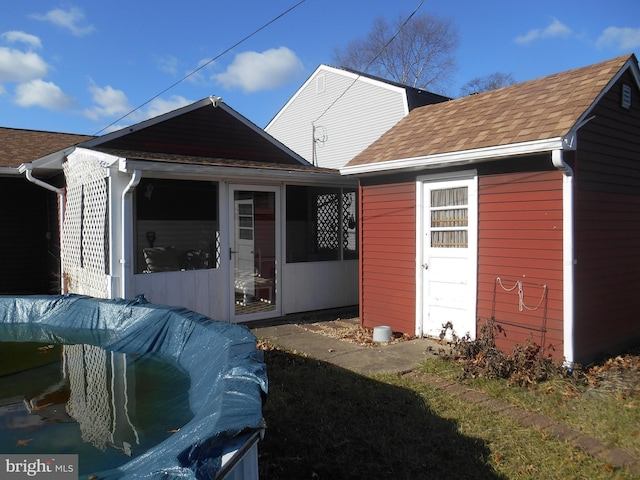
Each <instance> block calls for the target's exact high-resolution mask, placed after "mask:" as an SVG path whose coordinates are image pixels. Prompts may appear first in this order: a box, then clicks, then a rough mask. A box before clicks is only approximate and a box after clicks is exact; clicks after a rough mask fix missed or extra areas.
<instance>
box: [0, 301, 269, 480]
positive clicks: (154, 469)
mask: <svg viewBox="0 0 640 480" xmlns="http://www.w3.org/2000/svg"><path fill="white" fill-rule="evenodd" d="M0 340H2V341H5V342H37V343H38V345H40V346H41V347H37V346H36V347H35V348H43V347H46V348H48V347H49V346H53V347H52V348H58V347H57V346H59V345H63V347H62V348H63V349H66V350H69V353H70V354H69V355H67V357H66V358H67V359H69V358H72V357H74V355H71V353H72V350H73V349H74V348H76V349H77V348H81V349H84V350H86V349H89V350H90V351H91V349H94V348H95V349H96V352H106V354H108V355H109V356H110V358H111V360H110V361H108V362H106V364H107V365H111V366H112V367H111V368H113V369H116V368H120V370H118V371H119V372H121V371H122V367H117V365H123V366H125V369H126V365H127V364H128V363H129V364H135V363H136V361H137V360H139V359H143V358H144V359H153V361H161V362H162V363H163V365H164V367H162V369H166V368H168V367H167V365H172V370H171V371H172V373H171V375H170V376H168V377H167V376H164V377H163V375H159V376H157V377H156V378H155V379H151V378H149V375H151V374H149V373H148V372H147V373H146V374H145V375H144V376H145V377H146V378H147V380H149V381H151V382H152V383H150V384H149V383H148V384H147V386H146V387H143V388H144V389H145V390H149V388H150V385H154V383H153V382H154V381H155V382H156V384H157V383H158V382H167V383H172V382H175V383H173V384H172V386H173V389H174V393H175V394H177V396H176V398H175V399H173V400H172V401H171V402H168V403H167V402H163V401H162V400H163V398H162V396H163V395H167V394H166V393H159V395H157V396H156V397H158V398H155V399H154V400H153V402H158V403H157V404H154V406H147V407H144V408H143V410H142V411H140V415H142V416H144V415H145V414H146V415H147V416H149V417H150V418H148V419H147V421H146V423H145V424H149V425H153V424H154V423H155V422H154V419H153V417H154V415H155V416H156V417H159V416H161V415H164V414H165V413H163V412H162V410H163V409H166V408H167V407H168V406H169V404H172V405H173V406H175V408H176V410H179V412H177V413H178V415H177V418H176V419H175V420H171V421H169V423H171V422H178V423H183V422H186V423H184V425H181V426H178V428H174V429H169V430H167V431H168V432H169V433H170V435H168V436H166V435H165V437H166V438H164V439H161V440H159V441H160V443H158V444H157V445H154V446H150V448H148V449H147V450H146V451H144V452H143V453H142V454H140V455H139V456H137V457H136V458H132V459H131V460H130V461H127V462H126V463H124V464H121V465H117V466H109V467H104V466H101V467H100V468H101V470H100V471H97V472H93V471H92V472H91V474H93V475H97V476H98V477H99V478H100V479H108V478H113V479H116V478H136V477H139V478H142V477H144V478H163V479H169V478H176V479H178V478H180V479H184V478H205V477H206V478H213V477H214V476H216V475H217V474H222V473H223V472H225V471H227V470H230V469H231V467H232V466H233V465H230V462H231V463H233V461H234V458H239V456H238V455H235V456H234V453H236V454H237V453H246V452H245V450H247V449H249V448H250V449H252V451H253V452H254V454H255V457H256V458H255V459H253V462H254V463H257V453H255V451H256V449H255V442H256V441H257V438H258V437H259V434H260V432H261V431H262V429H263V420H262V402H263V400H264V398H265V396H266V394H267V391H268V382H267V376H266V369H265V365H264V362H263V361H262V354H261V353H262V352H260V351H259V350H257V349H256V338H255V336H254V335H253V334H252V333H251V332H250V331H249V330H248V329H247V328H246V327H243V326H239V325H233V324H228V323H222V322H216V321H213V320H211V319H209V318H207V317H204V316H203V315H200V314H197V313H195V312H192V311H189V310H186V309H182V308H176V307H166V306H159V305H153V304H149V303H148V302H146V301H145V300H144V299H143V298H136V299H134V300H133V301H125V300H99V299H94V298H89V297H83V296H77V295H60V296H27V297H2V296H0ZM26 345H27V343H25V346H26ZM78 346H80V347H78ZM84 350H83V353H81V355H80V356H78V355H77V354H76V355H75V358H79V359H81V362H84V363H86V362H87V361H86V357H87V355H86V354H85V353H84ZM93 353H94V352H93V351H91V354H93ZM98 354H99V355H102V353H98ZM63 358H64V357H63ZM100 358H101V360H100V361H98V362H97V363H96V365H98V366H100V368H102V367H101V366H103V365H104V364H105V362H104V361H103V359H102V357H100ZM67 361H69V360H67ZM67 367H68V365H67ZM38 368H41V367H38ZM67 370H68V369H67ZM168 370H169V369H167V370H165V373H167V372H168ZM114 371H115V370H114ZM176 372H178V373H176ZM181 375H182V377H181ZM103 376H104V375H103ZM101 378H102V377H101ZM109 378H110V379H111V381H110V382H111V383H109V385H110V386H111V387H107V390H108V389H109V388H112V390H111V391H110V393H108V397H109V398H110V399H111V404H112V406H113V405H115V403H114V402H113V401H112V400H113V397H115V396H116V395H115V393H114V392H117V391H122V390H123V389H124V390H126V388H128V386H127V385H125V384H124V383H126V382H127V380H126V377H123V376H122V375H113V372H111V373H110V374H109ZM114 378H115V379H116V380H117V379H120V381H121V382H124V383H123V384H122V385H120V387H119V389H118V388H113V386H114V383H113V382H114V380H113V379H114ZM123 378H124V380H122V379H123ZM180 379H182V380H180ZM103 383H104V382H102V381H100V382H98V384H99V385H102V384H103ZM107 383H108V382H107ZM171 388H172V387H171V386H170V389H169V391H170V390H171ZM84 389H85V390H86V389H87V387H86V386H85V387H84ZM54 390H55V389H54ZM162 391H163V390H160V392H162ZM180 392H183V393H184V395H183V398H182V399H180V395H179V393H180ZM82 396H83V394H82V393H81V394H80V397H82ZM103 396H104V394H101V395H97V397H98V398H100V397H103ZM77 398H79V397H78V396H77V395H76V399H77ZM164 400H166V399H164ZM47 403H51V402H45V403H43V404H41V405H38V403H37V402H36V404H35V407H38V406H40V407H43V406H46V405H47ZM103 403H104V402H103ZM68 405H69V404H68V402H67V407H68ZM122 405H123V404H122V403H120V404H119V406H114V407H113V409H116V408H119V409H120V410H122V409H123V407H122ZM49 406H50V405H49ZM185 406H186V407H187V408H186V409H185V408H184V407H185ZM67 409H68V408H67ZM187 412H188V414H187ZM58 413H60V412H58ZM112 416H115V415H113V414H112ZM169 417H170V416H169ZM120 418H121V420H122V418H129V420H130V416H129V417H127V416H126V415H125V416H124V417H123V416H122V415H120ZM95 423H96V421H95V420H93V421H91V422H89V423H87V424H88V425H89V424H95ZM106 423H109V422H106ZM121 423H122V422H121ZM123 423H127V422H123ZM129 423H131V422H129ZM157 423H158V429H159V430H162V429H164V428H167V426H168V425H165V424H163V422H162V421H161V420H160V419H158V421H157ZM93 426H94V427H95V425H93ZM136 432H137V431H136V428H135V426H133V429H132V428H131V425H129V426H127V425H124V427H123V428H122V429H121V431H120V435H121V436H122V438H124V437H125V436H127V435H128V437H127V440H122V441H120V440H118V441H117V442H112V443H115V444H117V445H119V446H120V447H122V448H123V449H124V450H126V449H127V448H133V446H134V445H135V442H136V438H135V436H136ZM156 433H157V432H156ZM69 448H70V449H72V448H73V447H69ZM63 453H76V452H74V451H65V452H63ZM80 463H81V464H82V463H83V462H82V457H81V458H80ZM248 470H252V468H249V469H248ZM236 477H237V476H234V478H236Z"/></svg>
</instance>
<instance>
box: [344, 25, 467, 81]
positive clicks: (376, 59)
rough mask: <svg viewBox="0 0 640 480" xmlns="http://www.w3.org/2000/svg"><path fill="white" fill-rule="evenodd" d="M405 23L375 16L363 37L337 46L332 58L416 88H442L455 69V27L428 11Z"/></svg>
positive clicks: (356, 68) (350, 66)
mask: <svg viewBox="0 0 640 480" xmlns="http://www.w3.org/2000/svg"><path fill="white" fill-rule="evenodd" d="M404 23H405V20H404V19H403V18H402V16H400V15H399V16H398V17H396V19H395V20H394V21H393V22H392V23H389V22H388V21H387V20H386V19H385V18H384V17H378V18H377V19H376V20H375V21H374V23H373V26H372V28H371V31H370V32H369V34H368V35H367V36H366V37H363V38H358V39H355V40H353V41H351V42H350V43H348V44H347V45H346V46H345V47H343V48H336V49H335V51H334V57H333V61H334V62H335V64H336V65H337V66H339V67H343V68H350V69H353V70H357V71H361V72H365V73H370V74H372V75H376V76H379V77H383V78H387V79H389V80H393V81H396V82H399V83H403V84H406V85H411V86H413V87H416V88H425V89H426V88H428V89H429V90H432V91H440V92H442V91H444V90H445V89H446V88H447V87H448V86H449V85H450V84H451V81H452V78H453V73H454V71H455V69H456V61H455V57H454V52H455V50H456V48H457V46H458V31H457V28H456V26H455V25H454V24H453V21H452V20H451V19H447V18H441V17H437V16H434V15H427V14H423V15H414V16H413V18H411V20H410V21H408V22H406V24H404ZM403 24H404V26H403ZM396 33H397V36H396V37H395V38H394V39H393V41H391V42H390V43H389V41H390V40H391V39H392V38H393V35H396ZM387 44H388V45H387ZM385 45H386V48H385Z"/></svg>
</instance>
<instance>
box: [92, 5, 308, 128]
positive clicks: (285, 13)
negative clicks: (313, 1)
mask: <svg viewBox="0 0 640 480" xmlns="http://www.w3.org/2000/svg"><path fill="white" fill-rule="evenodd" d="M304 2H306V0H301V1H299V2H298V3H296V4H295V5H293V6H292V7H289V8H288V9H287V10H285V11H284V12H282V13H281V14H279V15H278V16H276V17H275V18H273V19H271V20H270V21H268V22H267V23H265V24H264V25H262V26H261V27H259V28H258V29H257V30H254V31H253V32H251V33H250V34H249V35H247V36H245V37H243V38H242V39H241V40H238V41H237V42H236V43H234V44H233V45H231V46H230V47H229V48H227V49H226V50H224V51H222V52H220V53H219V54H218V55H216V56H215V57H213V58H212V59H211V60H209V61H207V62H206V63H203V64H202V65H200V66H199V67H198V68H196V69H195V70H193V71H191V72H190V73H188V74H187V75H185V76H184V77H182V78H181V79H180V80H177V81H175V82H174V83H172V84H171V85H169V86H168V87H167V88H165V89H164V90H162V91H161V92H160V93H157V94H156V95H154V96H153V97H151V98H150V99H149V100H147V101H146V102H144V103H142V104H140V105H138V106H137V107H136V108H134V109H133V110H131V111H130V112H128V113H125V114H124V115H122V116H121V117H120V118H118V119H116V120H114V121H113V122H111V123H110V124H109V125H107V126H106V127H103V128H102V129H100V130H98V131H97V132H96V133H95V134H94V135H95V136H98V134H100V133H101V132H103V131H104V130H106V129H107V128H109V127H111V126H112V125H115V124H116V123H118V122H119V121H120V120H122V119H124V118H126V117H128V116H129V115H131V114H132V113H133V112H135V111H137V110H140V109H141V108H142V107H144V106H145V105H147V104H149V103H151V102H152V101H153V100H155V99H156V98H158V97H159V96H160V95H164V94H165V93H167V92H168V91H169V90H171V89H172V88H173V87H175V86H176V85H178V84H180V83H182V82H184V81H185V80H186V79H187V78H189V77H191V76H192V75H195V74H196V73H198V72H199V71H200V70H202V69H203V68H204V67H206V66H207V65H209V64H211V63H213V62H215V61H216V60H218V59H219V58H220V57H222V56H223V55H226V54H227V53H229V52H230V51H231V50H233V49H234V48H236V47H237V46H239V45H241V44H242V43H244V42H246V41H247V40H249V39H250V38H251V37H253V36H254V35H256V34H258V33H260V32H261V31H262V30H264V29H265V28H267V27H268V26H270V25H271V24H272V23H275V22H277V21H278V20H280V19H281V18H282V17H284V16H285V15H287V14H288V13H289V12H291V11H292V10H295V9H296V8H298V7H299V6H300V5H302V4H303V3H304Z"/></svg>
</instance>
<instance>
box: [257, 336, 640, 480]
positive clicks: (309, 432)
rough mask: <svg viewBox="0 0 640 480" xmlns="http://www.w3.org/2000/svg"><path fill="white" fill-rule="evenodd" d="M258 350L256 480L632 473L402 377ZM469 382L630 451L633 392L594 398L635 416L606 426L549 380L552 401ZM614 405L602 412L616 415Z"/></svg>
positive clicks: (449, 367) (443, 369) (445, 367)
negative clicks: (260, 416) (264, 379)
mask: <svg viewBox="0 0 640 480" xmlns="http://www.w3.org/2000/svg"><path fill="white" fill-rule="evenodd" d="M263 349H264V350H265V352H264V353H265V361H266V364H267V369H268V375H269V398H268V400H267V403H266V405H265V408H264V417H265V420H266V423H267V430H266V435H265V438H264V440H263V441H262V442H261V443H260V445H259V468H260V478H261V479H263V480H265V479H364V478H366V479H383V478H384V479H423V478H424V479H431V478H433V479H485V478H486V479H564V478H571V479H574V478H575V479H582V478H584V479H631V478H634V477H633V475H631V473H629V472H628V471H626V470H624V469H616V468H614V467H613V466H611V465H609V464H606V463H603V462H600V461H597V460H595V459H593V458H591V457H590V456H588V455H587V454H586V453H584V452H582V451H580V450H578V449H576V448H574V447H572V446H571V445H569V444H566V443H563V442H560V441H557V440H555V439H554V438H553V437H551V436H549V435H546V434H544V432H541V431H538V430H534V429H528V428H524V427H522V426H521V425H520V424H518V423H516V422H515V421H512V420H509V419H508V418H504V417H503V416H501V415H497V414H494V413H491V412H490V411H488V410H485V409H483V408H481V407H479V406H478V405H476V404H472V403H468V402H465V401H462V400H460V399H458V398H456V397H454V396H451V395H449V394H447V393H446V392H444V391H442V390H439V389H436V388H432V387H430V386H429V385H425V384H423V383H420V382H419V381H417V380H415V379H412V378H411V377H409V376H397V375H385V376H375V377H367V376H362V375H358V374H355V373H353V372H351V371H348V370H345V369H341V368H339V367H336V366H334V365H330V364H328V363H325V362H321V361H318V360H314V359H312V358H308V357H306V356H304V355H300V354H297V353H295V352H289V351H285V350H282V349H279V348H277V347H275V346H273V345H270V344H268V343H264V344H263ZM435 362H439V363H433V364H425V365H424V366H423V367H422V368H424V370H425V372H428V373H431V374H434V373H437V374H438V375H442V376H445V377H446V376H449V377H451V378H455V376H456V368H458V366H456V365H454V364H451V363H449V362H443V361H441V360H435ZM470 385H471V386H473V387H474V388H479V389H484V390H485V391H487V392H489V393H490V394H491V395H494V396H496V397H499V398H501V399H503V400H505V401H510V402H515V403H517V404H519V405H520V406H521V407H522V408H529V409H532V410H535V411H539V412H541V413H546V414H557V415H559V417H560V418H562V419H563V420H565V421H567V423H570V424H572V428H583V429H584V431H585V432H589V433H590V434H593V435H597V436H599V437H600V438H601V439H602V440H603V441H606V442H608V443H610V444H612V445H622V446H624V447H625V448H629V449H630V450H635V449H636V448H637V442H638V439H637V437H638V434H637V431H636V430H637V429H638V426H639V425H640V421H639V420H640V416H639V407H638V400H637V399H636V397H635V396H634V395H623V396H622V398H618V400H616V396H615V395H611V394H610V393H609V392H607V393H602V394H601V395H592V396H591V398H590V401H595V402H596V403H597V402H598V401H599V399H600V400H602V399H605V398H606V399H607V401H609V400H610V399H613V400H612V401H614V405H615V406H614V407H613V408H616V407H617V408H619V409H623V408H624V409H625V416H624V420H623V421H622V422H623V423H624V422H634V423H626V426H624V425H620V424H619V423H618V424H615V425H614V426H613V427H611V428H609V427H607V425H611V424H608V423H607V422H608V420H602V419H601V418H599V416H598V407H597V405H596V407H595V408H594V409H590V410H589V411H588V412H587V413H586V414H585V415H586V416H588V417H589V419H586V417H585V416H582V417H580V415H579V414H576V413H575V412H573V413H572V411H573V410H579V409H580V408H579V407H576V405H577V404H574V403H572V402H571V401H569V400H571V399H569V400H567V401H565V402H563V401H561V399H560V397H562V396H563V395H566V390H565V387H564V386H563V387H562V388H560V386H559V385H556V387H555V388H556V390H557V392H556V393H557V395H558V396H559V397H558V396H556V393H554V392H553V391H545V388H546V387H544V386H541V388H540V389H539V391H531V390H527V389H522V388H516V387H508V386H506V383H505V382H502V385H501V382H500V381H496V383H495V385H494V384H492V383H491V382H490V381H483V382H481V381H477V382H476V383H474V382H471V383H470ZM552 390H553V388H552ZM509 392H511V393H509ZM576 398H577V397H576ZM547 400H548V401H549V403H548V404H547V403H546V402H547ZM616 401H617V402H619V403H615V402H616ZM542 404H544V406H542ZM611 408H612V407H610V406H607V407H606V411H607V412H609V413H607V414H606V415H603V416H605V417H610V416H615V415H613V412H612V411H611ZM563 410H566V411H564V412H563ZM572 415H573V418H574V419H573V420H572ZM594 417H595V418H594ZM580 418H582V420H580ZM602 422H604V423H602ZM583 424H588V425H583ZM611 429H613V430H616V431H617V433H612V432H610V431H609V430H611ZM634 431H635V433H634ZM625 432H626V433H625ZM636 453H637V452H636Z"/></svg>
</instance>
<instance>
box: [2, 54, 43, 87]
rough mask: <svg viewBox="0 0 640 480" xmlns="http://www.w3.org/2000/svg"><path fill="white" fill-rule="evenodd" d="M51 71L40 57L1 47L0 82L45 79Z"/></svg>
mask: <svg viewBox="0 0 640 480" xmlns="http://www.w3.org/2000/svg"><path fill="white" fill-rule="evenodd" d="M48 70H49V66H48V65H47V63H46V62H45V61H44V60H43V59H42V58H41V57H40V55H38V54H36V53H33V52H22V51H20V50H16V49H13V48H7V47H0V82H6V81H11V82H26V81H29V80H33V79H36V78H42V77H44V76H45V75H46V74H47V72H48Z"/></svg>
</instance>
